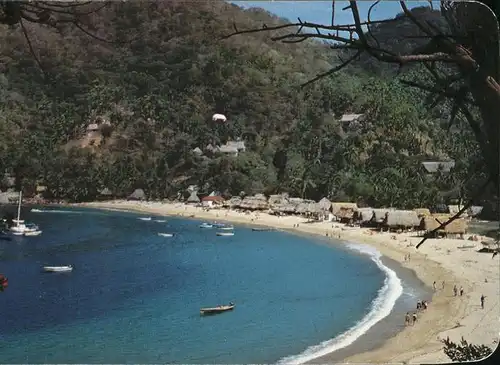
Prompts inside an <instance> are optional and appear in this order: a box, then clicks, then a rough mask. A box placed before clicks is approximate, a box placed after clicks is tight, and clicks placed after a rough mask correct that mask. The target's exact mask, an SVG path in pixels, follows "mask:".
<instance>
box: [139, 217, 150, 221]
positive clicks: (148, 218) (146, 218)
mask: <svg viewBox="0 0 500 365" xmlns="http://www.w3.org/2000/svg"><path fill="white" fill-rule="evenodd" d="M139 219H140V220H141V221H150V220H151V217H140V218H139Z"/></svg>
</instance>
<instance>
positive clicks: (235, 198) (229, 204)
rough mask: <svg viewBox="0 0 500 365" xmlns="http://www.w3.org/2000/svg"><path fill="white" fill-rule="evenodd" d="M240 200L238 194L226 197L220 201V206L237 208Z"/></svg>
mask: <svg viewBox="0 0 500 365" xmlns="http://www.w3.org/2000/svg"><path fill="white" fill-rule="evenodd" d="M241 202H242V199H241V198H240V197H239V196H233V197H232V198H231V199H228V200H226V201H224V202H223V203H222V206H223V207H225V208H229V209H234V208H238V207H239V206H240V204H241Z"/></svg>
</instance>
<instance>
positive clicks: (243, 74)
mask: <svg viewBox="0 0 500 365" xmlns="http://www.w3.org/2000/svg"><path fill="white" fill-rule="evenodd" d="M88 18H89V19H87V23H88V24H87V26H88V28H89V29H90V30H91V31H92V32H93V33H94V34H97V35H98V36H99V37H101V38H104V39H106V40H108V41H109V42H100V41H98V40H96V39H93V38H91V37H89V36H88V35H87V34H85V33H84V32H82V31H80V30H79V29H77V28H75V27H71V26H67V27H65V28H64V29H61V33H60V34H59V33H58V32H56V31H54V30H52V29H49V28H47V27H45V26H42V25H37V24H28V25H26V28H27V30H28V33H29V34H30V40H31V43H32V45H33V48H34V49H35V53H36V55H37V58H38V59H40V62H41V64H42V67H43V70H44V73H42V72H41V71H40V69H39V67H38V66H37V62H36V59H35V58H34V57H33V55H31V54H30V52H29V48H28V46H27V44H26V40H25V39H24V36H23V33H22V32H21V30H20V29H19V28H18V27H17V28H16V26H14V27H11V28H8V27H6V26H0V44H2V46H1V47H0V57H1V58H2V62H1V63H0V67H1V68H0V85H1V87H0V100H1V103H0V109H1V110H0V171H3V170H5V171H7V172H11V173H13V174H14V175H15V177H16V183H17V185H18V186H17V187H18V188H19V187H21V186H22V188H23V190H24V191H25V192H27V193H28V194H29V193H30V192H34V188H35V186H36V185H37V184H41V185H45V186H47V191H46V194H47V195H48V196H49V197H52V198H57V199H67V200H73V201H85V200H92V199H95V197H96V196H97V195H98V194H99V191H100V190H101V189H103V188H104V187H107V188H109V189H110V190H111V191H113V192H114V193H115V195H118V196H125V195H128V194H130V193H131V192H132V191H133V190H134V189H135V188H143V189H144V190H145V192H146V194H148V196H149V197H150V198H166V197H175V196H177V194H178V192H179V191H183V190H184V189H185V188H186V187H187V186H188V185H191V184H198V185H199V186H200V187H202V188H203V191H206V192H210V191H211V190H219V191H222V192H225V193H227V194H234V195H236V194H239V193H240V192H241V191H245V192H246V193H247V194H252V193H259V192H264V193H272V192H288V193H290V194H291V195H293V196H300V197H305V198H310V199H320V198H321V197H323V196H328V197H329V198H331V199H334V200H355V201H358V202H360V203H365V204H368V205H372V206H399V207H408V208H409V207H418V206H432V205H435V204H437V203H439V202H442V201H444V200H445V199H447V198H449V197H453V196H457V195H460V196H462V197H463V198H465V197H470V193H471V191H473V190H474V188H477V186H478V183H477V181H478V179H480V177H481V174H478V173H477V170H478V166H479V165H480V164H479V163H478V161H479V159H478V157H477V156H478V148H477V145H476V144H475V142H474V139H473V136H472V134H471V133H470V132H469V131H468V129H467V128H458V129H455V130H454V131H451V132H450V131H448V130H447V129H446V128H445V127H447V126H446V125H443V121H444V120H445V119H444V116H442V115H436V114H429V113H428V111H427V109H426V108H425V107H424V106H422V105H421V100H422V95H421V94H418V93H417V92H415V91H414V90H409V89H408V88H405V87H404V86H403V85H401V83H400V82H399V81H398V80H397V79H395V78H390V79H389V78H387V79H386V78H384V76H383V75H382V74H383V73H381V72H374V71H373V67H375V66H374V65H370V67H365V66H363V63H359V64H358V66H357V67H356V68H350V69H345V70H343V71H342V72H340V73H337V74H335V75H334V76H333V77H330V78H325V79H323V80H322V81H320V82H317V83H315V84H312V85H311V86H309V87H307V88H305V89H302V90H300V89H299V88H298V86H299V85H300V84H301V83H303V82H305V81H307V80H308V79H311V78H312V77H314V76H315V75H316V74H317V73H319V72H324V71H325V70H327V69H328V68H329V67H331V66H332V62H337V61H336V58H335V57H333V55H332V50H331V49H330V48H329V47H327V46H326V45H324V44H320V43H313V42H303V43H300V44H296V45H293V46H290V45H283V44H279V43H274V42H272V41H270V40H269V39H268V37H267V36H266V35H265V34H248V35H245V36H240V37H235V38H231V39H229V40H224V41H220V40H219V37H221V36H223V35H225V34H228V33H230V32H231V31H232V22H233V21H234V22H235V23H236V24H237V25H238V27H241V28H256V27H259V26H261V24H262V22H265V23H266V24H268V25H271V24H275V23H277V22H279V21H280V20H279V19H278V18H275V17H272V16H271V15H269V14H268V13H266V12H263V11H259V10H247V11H243V10H241V9H239V8H237V7H236V6H234V5H229V4H225V3H223V2H217V1H211V2H209V3H206V4H204V3H200V4H199V6H196V7H194V6H192V5H189V4H182V3H176V2H175V1H173V2H158V3H150V4H148V5H147V6H145V5H141V4H140V3H139V2H126V3H125V2H121V3H118V2H114V3H113V4H112V5H110V6H109V7H108V8H105V9H103V10H102V11H100V12H98V13H97V14H92V15H91V16H89V17H88ZM387 27H388V26H387V25H386V26H385V27H384V32H385V33H387V32H388V28H387ZM394 32H397V26H396V25H395V26H394ZM408 72H418V70H416V69H412V70H410V71H408ZM406 76H407V75H406ZM402 77H405V75H403V76H402ZM214 113H222V114H224V115H226V116H227V117H228V121H227V122H226V123H216V122H213V121H212V115H213V114H214ZM344 113H359V114H364V115H365V119H364V120H363V121H361V122H360V123H358V124H357V125H354V126H353V125H351V126H347V125H345V124H342V123H341V122H340V121H339V120H340V116H341V115H342V114H344ZM443 114H444V113H443ZM96 118H101V119H102V120H109V121H110V123H111V125H110V126H107V127H105V128H103V129H101V131H100V132H92V133H90V134H89V132H87V131H86V128H87V125H88V124H90V123H93V122H94V121H95V120H96ZM237 138H241V139H242V140H244V141H245V144H246V151H245V152H241V153H239V154H238V156H237V157H235V156H230V155H223V154H218V153H211V152H207V151H204V154H203V155H199V154H196V153H194V152H193V149H195V148H196V147H199V148H200V149H201V150H205V147H206V146H207V145H209V144H211V145H213V146H215V145H221V144H224V143H225V142H226V141H228V140H235V139H237ZM448 159H454V160H455V161H456V167H455V168H454V169H453V170H452V172H451V173H450V174H442V173H439V172H438V173H437V174H433V175H432V176H430V175H429V174H427V173H426V171H425V170H424V169H423V168H422V166H421V162H422V161H425V160H448ZM479 170H480V169H479ZM473 175H474V176H476V178H471V177H472V176H473ZM0 188H1V187H0Z"/></svg>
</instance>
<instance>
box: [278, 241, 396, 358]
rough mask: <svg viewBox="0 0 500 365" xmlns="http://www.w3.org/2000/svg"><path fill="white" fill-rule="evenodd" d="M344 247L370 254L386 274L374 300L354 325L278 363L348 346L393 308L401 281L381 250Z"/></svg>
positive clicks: (314, 355)
mask: <svg viewBox="0 0 500 365" xmlns="http://www.w3.org/2000/svg"><path fill="white" fill-rule="evenodd" d="M346 247H348V248H349V249H351V250H356V251H358V252H361V253H363V254H367V255H369V256H370V257H371V259H372V260H373V261H374V262H375V264H376V265H377V266H378V267H379V268H380V269H381V270H382V271H383V272H384V273H385V280H384V285H383V286H382V288H381V289H380V290H379V292H378V295H377V298H375V300H374V301H373V303H372V305H371V309H370V312H369V313H368V314H367V315H366V316H365V317H364V318H362V319H361V320H360V321H359V322H358V323H356V324H355V325H354V326H353V327H351V328H350V329H348V330H347V331H346V332H344V333H342V334H341V335H339V336H337V337H335V338H333V339H330V340H327V341H324V342H322V343H320V344H319V345H315V346H311V347H309V348H307V349H306V350H305V351H304V352H302V353H301V354H298V355H293V356H287V357H284V358H282V359H280V360H279V361H278V363H277V364H280V365H281V364H292V365H299V364H304V363H306V362H308V361H311V360H313V359H316V358H318V357H321V356H324V355H327V354H330V353H332V352H335V351H337V350H340V349H342V348H344V347H347V346H349V345H351V344H352V343H353V342H354V341H356V340H357V339H358V338H359V337H361V336H362V335H363V334H365V333H366V332H367V331H368V330H369V329H370V328H371V327H373V326H374V325H375V324H376V323H377V322H379V321H381V320H382V319H384V318H385V317H387V316H388V315H389V314H390V313H391V311H392V309H393V308H394V305H395V304H396V300H397V299H398V298H399V297H400V296H401V294H402V293H403V286H402V284H401V280H400V279H399V278H398V276H397V275H396V273H395V272H394V270H391V269H390V268H388V267H387V266H385V265H384V264H383V263H382V261H381V260H380V258H381V256H382V255H381V254H380V252H378V251H377V250H376V249H374V248H373V247H371V246H368V245H363V244H351V243H347V244H346Z"/></svg>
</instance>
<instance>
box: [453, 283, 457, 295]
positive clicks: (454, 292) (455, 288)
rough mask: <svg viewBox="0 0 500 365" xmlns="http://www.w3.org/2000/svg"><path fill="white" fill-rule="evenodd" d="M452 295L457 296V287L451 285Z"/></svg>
mask: <svg viewBox="0 0 500 365" xmlns="http://www.w3.org/2000/svg"><path fill="white" fill-rule="evenodd" d="M453 294H454V295H455V296H457V286H456V285H453Z"/></svg>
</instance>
